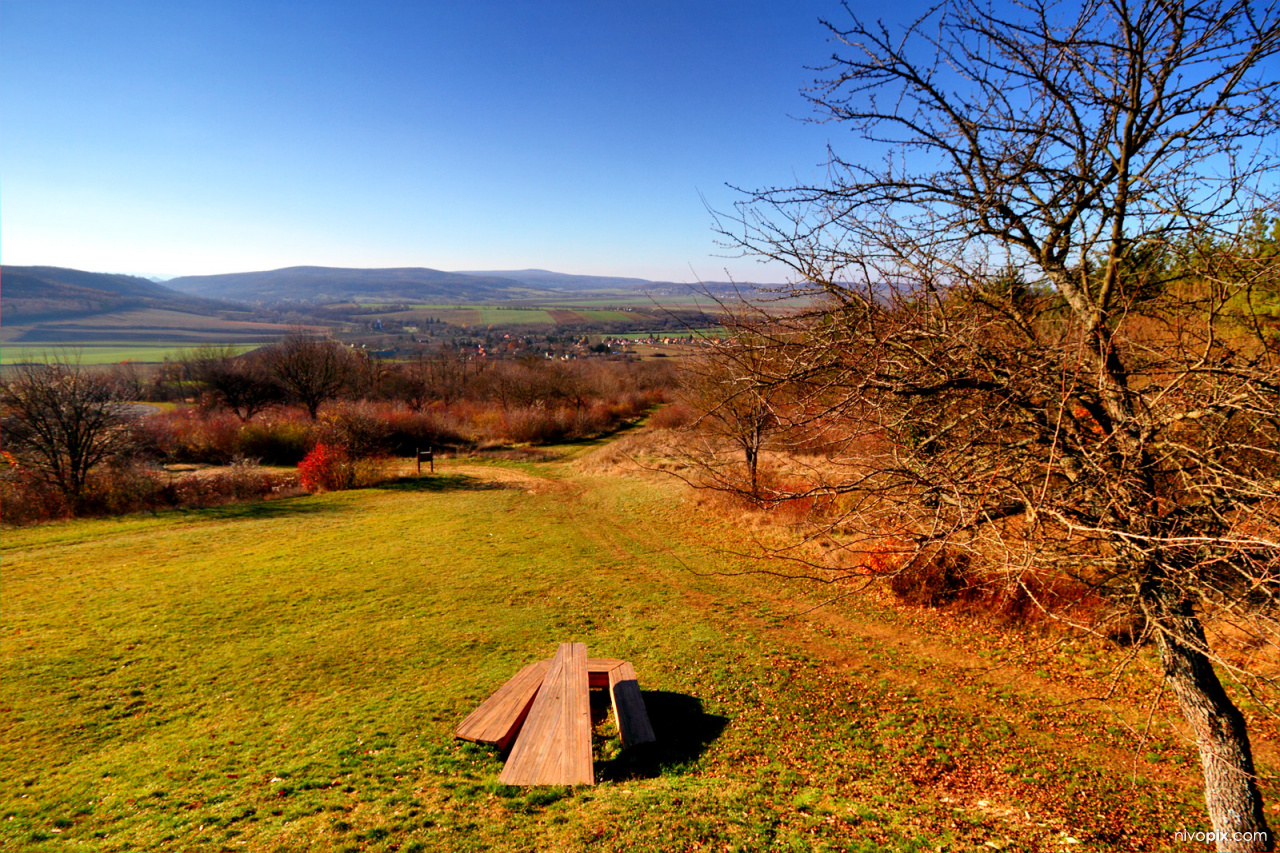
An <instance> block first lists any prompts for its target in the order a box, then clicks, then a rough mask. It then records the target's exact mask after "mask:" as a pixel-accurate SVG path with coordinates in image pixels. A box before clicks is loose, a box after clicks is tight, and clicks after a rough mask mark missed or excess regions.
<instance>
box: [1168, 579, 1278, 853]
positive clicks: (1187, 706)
mask: <svg viewBox="0 0 1280 853" xmlns="http://www.w3.org/2000/svg"><path fill="white" fill-rule="evenodd" d="M1143 601H1144V604H1145V605H1146V608H1147V613H1148V616H1149V617H1150V618H1152V619H1153V621H1154V622H1155V625H1156V628H1157V633H1156V644H1157V645H1158V647H1159V649H1160V662H1161V664H1162V665H1163V668H1164V676H1165V679H1166V681H1167V682H1168V684H1169V686H1170V688H1171V689H1172V690H1173V695H1174V697H1175V698H1176V699H1177V701H1178V707H1179V708H1180V709H1181V710H1182V714H1183V716H1184V717H1185V718H1186V720H1187V722H1188V723H1190V724H1191V728H1192V729H1193V730H1194V731H1195V734H1196V743H1197V745H1198V746H1199V749H1200V765H1201V768H1202V770H1203V773H1204V799H1205V805H1206V806H1207V807H1208V810H1209V819H1210V820H1211V821H1213V830H1214V841H1215V843H1216V844H1217V849H1218V850H1224V851H1257V850H1272V849H1274V847H1273V843H1272V838H1271V830H1270V828H1269V827H1268V826H1267V819H1266V816H1265V815H1264V814H1263V811H1262V797H1261V795H1260V794H1259V793H1258V786H1257V781H1256V779H1257V775H1256V773H1255V772H1254V767H1253V754H1252V752H1251V750H1250V748H1249V734H1248V731H1247V730H1246V727H1245V722H1244V717H1243V715H1241V713H1240V711H1239V709H1238V708H1236V706H1235V704H1234V703H1232V701H1231V699H1230V697H1228V696H1227V693H1226V691H1225V690H1223V689H1222V683H1221V682H1220V681H1219V680H1218V675H1217V673H1216V672H1214V669H1213V664H1212V663H1211V662H1210V660H1209V658H1208V656H1207V655H1206V651H1207V646H1206V644H1205V636H1204V627H1203V626H1202V625H1201V623H1200V617H1199V616H1197V615H1196V613H1195V609H1194V607H1193V606H1192V603H1191V601H1190V599H1188V598H1187V597H1186V596H1185V595H1182V594H1180V593H1179V592H1178V591H1177V590H1174V589H1169V588H1163V589H1162V588H1159V587H1158V586H1157V587H1154V588H1146V589H1144V590H1143Z"/></svg>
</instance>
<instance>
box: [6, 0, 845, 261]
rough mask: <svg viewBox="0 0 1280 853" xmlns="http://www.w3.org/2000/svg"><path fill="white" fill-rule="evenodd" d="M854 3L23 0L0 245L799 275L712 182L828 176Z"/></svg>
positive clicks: (21, 257)
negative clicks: (841, 36) (762, 245)
mask: <svg viewBox="0 0 1280 853" xmlns="http://www.w3.org/2000/svg"><path fill="white" fill-rule="evenodd" d="M839 13H840V9H839V5H838V3H836V2H835V0H824V2H809V0H794V2H786V3H782V2H630V3H622V2H613V0H593V2H399V0H359V2H357V0H351V2H324V0H309V2H296V3H295V2H271V0H251V2H241V0H203V2H183V0H152V2H127V0H0V122H2V124H0V127H2V128H3V130H2V131H0V260H2V261H3V263H5V264H14V265H25V264H49V265H56V266H68V267H75V268H79V269H88V270H95V271H111V272H133V273H143V274H155V273H158V274H169V275H178V274H204V273H217V272H235V271H244V270H258V269H274V268H277V267H284V266H291V265H295V264H317V265H325V266H358V267H388V266H428V267H435V268H438V269H512V268H523V267H542V268H547V269H554V270H559V271H562V272H572V273H585V274H598V275H628V276H639V277H643V278H651V279H670V280H676V281H691V280H694V278H695V277H696V278H700V279H704V280H715V279H722V278H723V277H724V274H725V270H726V268H727V269H728V271H729V272H730V273H731V274H733V275H734V276H736V277H738V278H740V279H746V280H778V279H780V278H781V277H782V274H781V273H780V272H777V271H771V270H769V269H767V268H762V267H761V266H760V265H759V264H758V263H756V262H754V261H744V260H734V259H726V258H722V257H717V254H719V253H720V250H718V249H717V247H716V245H715V239H714V234H713V233H712V228H711V217H710V215H709V214H708V212H707V210H706V209H705V207H704V203H703V197H705V198H706V200H707V203H709V204H710V205H712V206H713V207H717V208H726V207H728V206H729V205H730V204H731V203H732V201H733V199H734V197H735V196H734V194H733V193H732V192H731V191H730V190H728V189H727V188H726V186H725V185H726V184H734V185H739V186H743V187H758V186H765V185H771V184H787V183H791V182H793V181H795V180H796V179H797V178H799V179H802V180H803V179H805V178H806V177H807V178H811V179H813V178H816V177H817V176H819V175H821V174H822V172H823V169H822V162H821V161H822V160H823V158H824V156H825V150H824V149H825V145H826V143H827V141H828V138H829V137H830V136H831V134H833V133H835V134H838V133H840V131H839V129H837V128H834V127H832V126H825V125H816V124H809V123H804V122H801V121H799V120H797V119H798V117H806V116H808V115H809V114H810V113H809V108H808V105H807V104H806V102H805V101H804V99H803V97H802V96H801V94H800V90H801V89H802V87H803V86H804V85H805V84H806V83H808V82H809V81H810V80H811V79H812V78H813V77H814V73H813V72H812V71H809V70H806V67H805V66H815V65H820V64H822V63H823V61H824V59H825V58H826V57H828V56H829V55H830V53H831V50H832V46H831V45H830V44H828V43H827V40H826V38H827V34H826V31H825V29H824V28H823V27H822V26H821V24H820V23H819V18H820V17H822V16H829V15H838V14H839ZM846 133H847V131H846ZM833 141H834V142H840V141H841V140H840V139H839V138H838V137H837V138H836V139H833Z"/></svg>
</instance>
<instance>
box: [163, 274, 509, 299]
mask: <svg viewBox="0 0 1280 853" xmlns="http://www.w3.org/2000/svg"><path fill="white" fill-rule="evenodd" d="M166 284H167V285H168V286H169V287H172V288H173V289H175V290H180V291H182V292H184V293H190V294H198V295H200V296H205V297H211V298H215V299H234V300H238V301H241V302H281V301H301V302H345V301H347V300H350V299H379V300H386V301H389V302H441V301H442V302H484V301H492V300H504V299H510V298H511V297H513V296H525V295H528V290H529V286H528V285H526V284H523V283H521V282H520V281H517V280H515V279H511V278H503V277H501V276H497V275H491V274H487V273H481V274H477V275H470V274H467V273H456V272H443V271H441V270H433V269H428V268H426V267H402V268H397V269H346V268H342V267H286V268H285V269H279V270H268V271H264V272H242V273H226V274H224V275H188V276H179V277H178V278H172V279H169V281H168V282H166Z"/></svg>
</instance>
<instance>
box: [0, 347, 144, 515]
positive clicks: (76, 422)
mask: <svg viewBox="0 0 1280 853" xmlns="http://www.w3.org/2000/svg"><path fill="white" fill-rule="evenodd" d="M11 370H12V373H11V374H10V377H9V379H7V380H6V381H5V382H4V383H3V385H0V426H2V427H3V435H4V449H5V450H6V451H8V452H10V453H12V454H13V455H14V457H15V458H17V459H18V460H20V462H21V463H22V464H25V465H28V466H30V467H31V468H32V469H33V470H35V471H36V472H38V473H39V475H40V476H41V477H42V478H43V479H44V480H45V481H46V482H48V483H49V484H50V485H52V486H54V487H55V488H57V489H58V491H60V492H61V493H62V494H63V496H64V497H66V499H67V500H68V502H70V503H71V504H72V506H74V505H75V504H76V503H78V502H79V500H80V498H81V496H82V495H83V493H84V487H85V483H86V481H87V479H88V476H89V472H90V471H92V470H93V469H94V468H95V467H97V466H98V465H101V464H102V463H104V462H107V461H109V460H111V459H113V458H115V457H117V456H119V455H120V454H121V453H123V452H124V451H125V450H126V449H127V447H128V429H127V424H128V422H129V420H130V417H129V410H128V406H127V405H126V404H125V403H123V402H122V401H121V400H120V395H119V394H118V392H117V390H116V388H115V387H113V383H112V382H111V380H110V378H109V377H108V376H107V375H106V374H104V373H100V372H93V371H90V370H86V369H84V368H83V367H81V366H80V364H79V363H77V362H76V361H74V359H73V360H71V361H69V362H68V363H59V362H53V361H50V362H49V363H45V364H20V365H16V366H14V367H13V368H11Z"/></svg>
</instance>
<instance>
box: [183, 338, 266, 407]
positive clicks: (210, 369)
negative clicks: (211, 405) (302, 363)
mask: <svg viewBox="0 0 1280 853" xmlns="http://www.w3.org/2000/svg"><path fill="white" fill-rule="evenodd" d="M183 361H184V362H186V371H187V373H188V375H190V376H191V377H192V378H193V379H194V380H195V381H196V382H199V383H201V384H203V385H204V386H205V387H206V388H208V389H209V391H210V392H212V393H213V394H214V396H215V398H216V399H217V401H218V403H219V404H220V405H222V406H225V407H226V408H228V409H230V410H231V411H233V412H235V414H236V416H237V417H238V418H240V420H242V421H249V420H251V419H252V418H253V416H254V415H256V414H257V413H258V412H261V411H263V410H264V409H266V408H268V407H269V406H272V405H275V404H276V403H279V402H281V401H283V400H284V398H285V392H284V389H283V388H281V387H280V385H279V384H278V383H277V382H276V380H275V379H274V378H273V377H272V376H271V374H270V372H269V371H268V369H267V366H266V365H265V364H264V363H263V359H262V358H261V357H259V356H254V355H240V354H238V353H236V351H235V348H234V347H231V346H210V347H202V348H200V349H198V350H196V351H195V352H193V353H191V354H189V355H187V356H186V357H184V359H183Z"/></svg>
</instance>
